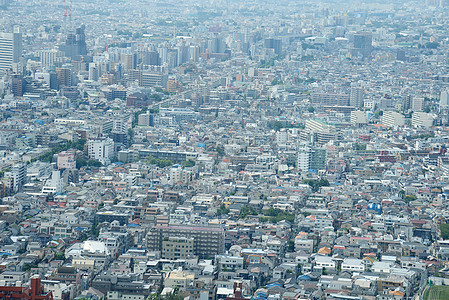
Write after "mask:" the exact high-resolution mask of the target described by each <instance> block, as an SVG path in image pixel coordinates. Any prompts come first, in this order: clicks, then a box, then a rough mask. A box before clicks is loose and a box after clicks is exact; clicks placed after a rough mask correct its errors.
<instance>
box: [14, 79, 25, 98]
mask: <svg viewBox="0 0 449 300" xmlns="http://www.w3.org/2000/svg"><path fill="white" fill-rule="evenodd" d="M24 85H25V83H24V81H23V77H22V75H19V74H14V75H12V78H11V93H12V94H13V95H14V96H16V97H21V96H23V91H24Z"/></svg>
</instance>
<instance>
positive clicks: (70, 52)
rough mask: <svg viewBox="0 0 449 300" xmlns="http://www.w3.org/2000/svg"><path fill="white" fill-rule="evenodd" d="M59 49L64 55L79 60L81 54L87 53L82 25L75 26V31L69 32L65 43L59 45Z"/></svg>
mask: <svg viewBox="0 0 449 300" xmlns="http://www.w3.org/2000/svg"><path fill="white" fill-rule="evenodd" d="M60 49H61V51H63V52H64V53H65V56H66V57H69V58H71V59H72V60H79V59H80V57H81V56H85V55H87V45H86V35H85V34H84V26H82V27H80V28H77V29H76V31H75V33H74V34H73V33H69V34H68V35H67V40H66V42H65V45H63V46H61V48H60Z"/></svg>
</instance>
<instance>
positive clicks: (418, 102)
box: [412, 97, 424, 111]
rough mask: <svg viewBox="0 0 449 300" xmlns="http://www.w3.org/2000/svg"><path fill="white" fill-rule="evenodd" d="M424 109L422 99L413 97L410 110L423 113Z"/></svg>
mask: <svg viewBox="0 0 449 300" xmlns="http://www.w3.org/2000/svg"><path fill="white" fill-rule="evenodd" d="M423 109H424V98H422V97H413V102H412V110H413V111H423Z"/></svg>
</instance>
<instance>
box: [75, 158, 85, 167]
mask: <svg viewBox="0 0 449 300" xmlns="http://www.w3.org/2000/svg"><path fill="white" fill-rule="evenodd" d="M85 166H87V161H86V160H85V159H84V158H77V159H76V168H77V169H80V168H82V167H85Z"/></svg>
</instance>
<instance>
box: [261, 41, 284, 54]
mask: <svg viewBox="0 0 449 300" xmlns="http://www.w3.org/2000/svg"><path fill="white" fill-rule="evenodd" d="M264 47H265V48H266V49H273V50H274V54H276V55H280V54H281V53H282V41H281V40H277V39H265V40H264Z"/></svg>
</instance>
